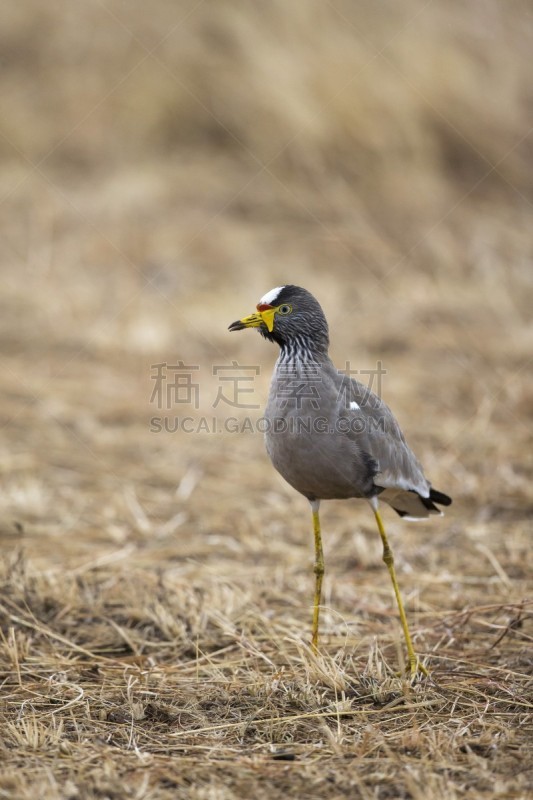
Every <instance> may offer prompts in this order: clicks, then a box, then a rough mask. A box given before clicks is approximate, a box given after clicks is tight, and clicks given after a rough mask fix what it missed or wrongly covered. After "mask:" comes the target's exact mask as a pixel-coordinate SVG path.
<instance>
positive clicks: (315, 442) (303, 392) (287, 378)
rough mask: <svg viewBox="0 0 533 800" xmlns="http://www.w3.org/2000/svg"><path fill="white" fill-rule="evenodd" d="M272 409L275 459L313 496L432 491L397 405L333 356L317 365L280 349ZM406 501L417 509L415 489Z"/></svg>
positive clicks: (269, 435)
mask: <svg viewBox="0 0 533 800" xmlns="http://www.w3.org/2000/svg"><path fill="white" fill-rule="evenodd" d="M350 404H356V405H357V408H355V407H354V408H351V407H350ZM265 416H266V419H267V420H268V428H267V431H266V434H265V440H266V448H267V452H268V454H269V456H270V458H271V460H272V463H273V464H274V466H275V468H276V469H277V470H278V472H279V473H280V474H281V475H282V476H283V477H284V478H285V480H286V481H287V482H288V483H290V484H291V486H293V487H294V488H295V489H296V490H297V491H299V492H301V493H302V494H303V495H305V497H307V498H308V499H309V500H315V499H319V500H328V499H345V498H349V497H365V498H370V497H373V496H375V495H376V494H381V499H383V500H387V496H388V494H389V495H390V496H391V499H392V496H394V498H396V499H398V498H399V497H400V496H401V495H403V494H405V490H407V491H409V490H410V491H411V492H416V494H420V495H422V496H424V497H429V491H430V486H429V483H428V481H427V480H426V478H425V477H424V473H423V471H422V467H421V466H420V463H419V462H418V460H417V458H416V456H415V455H414V453H413V452H412V451H411V450H410V449H409V447H408V445H407V444H406V442H405V438H404V436H403V434H402V432H401V430H400V426H399V425H398V423H397V422H396V420H395V418H394V416H393V414H392V412H391V410H390V409H389V408H388V406H386V405H385V403H384V402H383V401H382V400H381V399H380V398H379V397H377V395H375V394H374V393H373V392H371V391H369V389H368V388H367V387H366V386H364V385H363V384H361V383H359V382H358V381H355V380H353V379H350V378H348V377H347V376H346V375H343V374H342V373H339V372H338V371H337V369H336V368H335V366H334V365H333V363H332V362H331V360H330V359H329V357H327V356H324V357H323V358H321V359H320V362H316V366H315V365H314V363H313V362H312V361H305V362H304V361H301V360H300V359H299V358H298V357H295V358H288V359H287V358H282V357H281V356H280V358H279V359H278V362H277V364H276V368H275V370H274V374H273V376H272V382H271V386H270V393H269V398H268V403H267V408H266V414H265ZM387 490H389V491H387ZM390 490H392V491H390ZM405 501H406V502H404V503H403V504H400V506H398V505H397V504H396V507H397V508H399V509H400V510H405V511H406V512H407V513H414V514H416V510H417V507H418V505H419V503H417V502H416V500H415V495H413V496H412V497H409V496H408V497H407V498H405ZM408 501H411V502H408ZM411 505H413V506H414V507H413V508H410V507H408V506H411ZM420 505H422V504H420ZM403 506H405V508H403ZM422 509H423V510H424V511H425V513H422V514H421V515H422V516H426V515H427V513H428V510H427V509H425V507H424V506H423V505H422V508H421V509H419V511H422Z"/></svg>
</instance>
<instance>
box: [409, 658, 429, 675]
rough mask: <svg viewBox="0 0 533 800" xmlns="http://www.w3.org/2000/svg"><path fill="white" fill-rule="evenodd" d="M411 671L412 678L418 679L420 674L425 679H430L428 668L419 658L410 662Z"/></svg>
mask: <svg viewBox="0 0 533 800" xmlns="http://www.w3.org/2000/svg"><path fill="white" fill-rule="evenodd" d="M409 671H410V672H411V678H416V677H417V676H418V675H420V674H421V675H423V676H424V677H425V678H429V676H430V674H431V673H430V671H429V670H428V669H427V667H425V666H424V665H423V664H422V663H421V661H420V660H419V659H418V658H415V659H413V660H412V661H411V662H410V666H409Z"/></svg>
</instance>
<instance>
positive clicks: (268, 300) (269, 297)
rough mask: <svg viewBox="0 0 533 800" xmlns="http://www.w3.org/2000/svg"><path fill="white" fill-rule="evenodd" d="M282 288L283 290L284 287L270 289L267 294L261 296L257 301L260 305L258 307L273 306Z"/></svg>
mask: <svg viewBox="0 0 533 800" xmlns="http://www.w3.org/2000/svg"><path fill="white" fill-rule="evenodd" d="M284 288H285V287H284V286H276V288H275V289H271V290H270V291H269V292H267V293H266V294H264V295H263V297H262V298H261V300H260V301H259V303H258V305H260V306H262V305H265V306H272V305H274V301H275V299H276V297H277V296H278V294H279V293H280V292H281V290H282V289H284Z"/></svg>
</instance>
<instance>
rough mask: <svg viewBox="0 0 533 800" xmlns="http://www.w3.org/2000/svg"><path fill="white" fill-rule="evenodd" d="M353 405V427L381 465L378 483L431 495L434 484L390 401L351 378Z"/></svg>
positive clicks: (378, 484) (422, 494)
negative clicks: (430, 480)
mask: <svg viewBox="0 0 533 800" xmlns="http://www.w3.org/2000/svg"><path fill="white" fill-rule="evenodd" d="M349 405H350V408H349V409H347V411H349V412H350V415H353V419H354V424H353V426H352V427H353V430H354V434H355V436H356V437H357V440H358V443H359V446H360V447H361V448H362V449H363V450H364V451H365V452H367V453H368V454H369V455H370V456H371V457H372V458H373V459H374V461H375V462H376V464H377V470H378V471H377V473H376V475H375V477H374V483H375V485H376V486H379V487H381V488H383V489H391V490H392V489H396V490H398V489H399V490H402V491H411V492H416V493H417V494H419V495H421V496H422V497H429V492H430V484H429V482H428V481H427V480H426V477H425V475H424V471H423V469H422V466H421V464H420V462H419V461H418V459H417V457H416V456H415V454H414V453H413V451H412V450H411V449H410V447H409V446H408V444H407V442H406V441H405V437H404V435H403V433H402V431H401V428H400V426H399V425H398V422H397V421H396V418H395V417H394V414H393V413H392V411H391V410H390V408H389V407H388V406H387V405H386V403H384V402H383V400H382V399H381V398H380V397H378V396H377V395H376V394H374V393H373V392H372V391H370V389H369V388H368V387H367V386H364V385H363V384H362V383H359V381H356V380H354V379H353V378H351V379H350V403H349ZM357 423H359V424H357ZM359 428H360V429H361V430H359ZM351 435H352V434H351ZM383 499H385V498H383Z"/></svg>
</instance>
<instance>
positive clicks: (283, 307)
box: [229, 285, 329, 352]
mask: <svg viewBox="0 0 533 800" xmlns="http://www.w3.org/2000/svg"><path fill="white" fill-rule="evenodd" d="M256 308H257V311H256V312H254V313H253V314H250V316H248V317H243V318H242V319H239V320H237V321H236V322H232V324H231V325H230V326H229V330H230V331H240V330H243V329H244V328H258V329H259V333H260V334H261V335H262V336H264V337H265V339H269V341H271V342H277V344H279V346H280V347H282V348H284V347H290V346H291V345H295V346H300V347H302V348H304V349H306V350H314V351H316V350H319V351H324V352H327V349H328V344H329V338H328V323H327V321H326V317H325V316H324V312H323V311H322V308H321V307H320V304H319V303H318V301H317V300H315V298H314V297H313V295H312V294H311V293H310V292H308V291H307V290H306V289H302V288H301V287H300V286H292V285H288V286H277V287H276V288H275V289H271V290H270V292H267V293H266V294H265V295H263V297H262V298H261V299H260V301H259V302H258V304H257V306H256Z"/></svg>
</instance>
